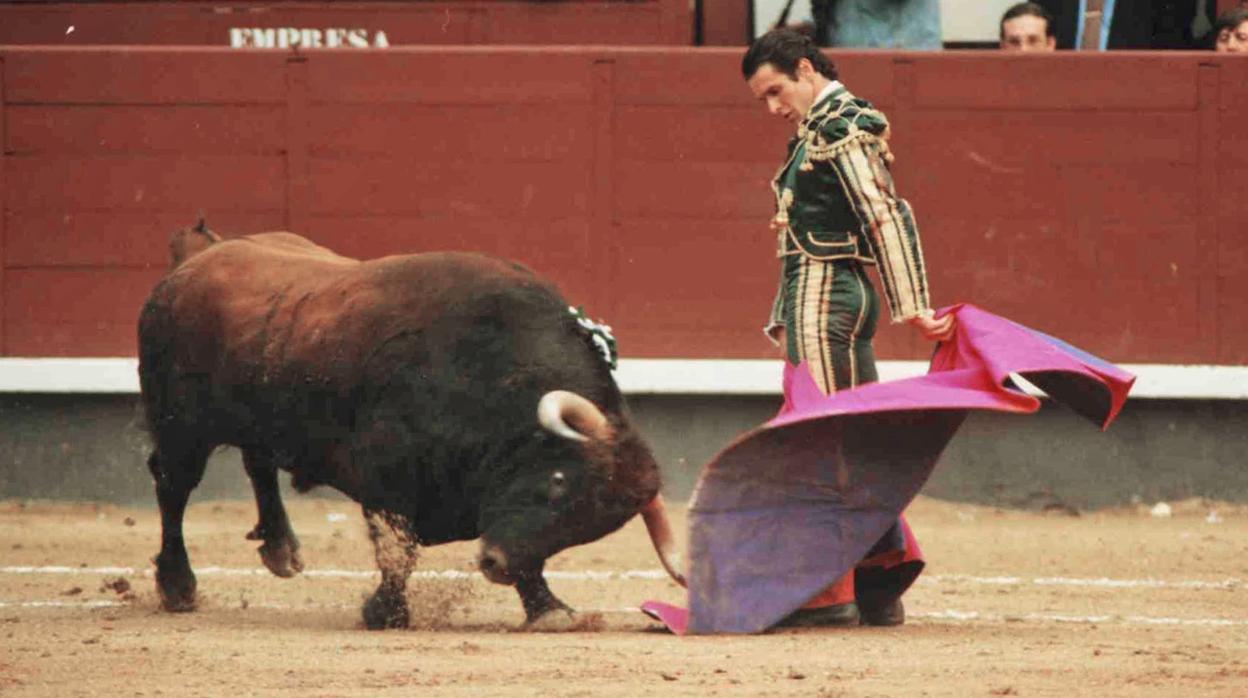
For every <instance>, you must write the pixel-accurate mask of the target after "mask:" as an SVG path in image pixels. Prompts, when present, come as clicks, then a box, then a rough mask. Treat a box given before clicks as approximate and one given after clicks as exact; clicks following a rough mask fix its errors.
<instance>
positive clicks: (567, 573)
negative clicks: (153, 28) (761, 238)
mask: <svg viewBox="0 0 1248 698" xmlns="http://www.w3.org/2000/svg"><path fill="white" fill-rule="evenodd" d="M0 574H84V575H101V574H103V575H122V574H129V575H137V576H141V577H150V576H152V569H151V568H150V567H147V568H143V569H137V568H134V567H119V566H104V567H72V566H69V565H43V566H23V565H9V566H4V567H0ZM195 574H196V575H199V576H205V577H269V576H271V575H272V573H270V572H269V571H268V570H267V569H265V568H263V567H218V566H205V567H196V568H195ZM301 574H302V576H305V577H312V578H317V577H322V578H345V579H375V578H376V577H377V576H378V572H377V571H376V570H340V569H309V570H304V571H303V572H302V573H301ZM545 575H546V578H547V579H561V580H572V581H593V582H604V581H627V580H633V579H645V580H665V579H667V577H668V575H667V572H665V571H663V570H661V569H652V570H623V571H611V570H546V572H545ZM412 578H413V579H443V580H475V581H480V582H485V581H486V580H485V578H484V577H482V576H481V574H480V573H479V572H477V571H475V570H472V571H469V570H416V571H414V572H412ZM917 583H918V584H923V585H927V584H939V585H942V586H943V585H957V584H979V585H987V586H1069V587H1087V588H1110V589H1129V588H1143V589H1238V588H1240V587H1242V586H1244V581H1243V580H1241V579H1236V578H1228V579H1223V580H1220V581H1206V580H1199V579H1178V580H1165V579H1151V578H1145V579H1111V578H1109V577H1096V578H1086V577H1016V576H974V575H965V574H927V575H923V576H921V577H919V579H918V582H917Z"/></svg>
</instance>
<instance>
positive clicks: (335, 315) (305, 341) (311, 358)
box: [140, 233, 563, 426]
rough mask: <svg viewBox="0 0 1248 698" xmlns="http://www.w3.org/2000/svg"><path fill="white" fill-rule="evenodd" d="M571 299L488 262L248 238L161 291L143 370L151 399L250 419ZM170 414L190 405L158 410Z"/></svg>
mask: <svg viewBox="0 0 1248 698" xmlns="http://www.w3.org/2000/svg"><path fill="white" fill-rule="evenodd" d="M562 302H563V301H562V299H561V298H560V297H559V296H558V293H557V291H555V289H554V288H553V286H551V285H550V284H548V283H547V282H545V281H543V280H541V279H540V278H539V277H537V276H536V275H535V274H533V273H532V272H531V271H529V270H528V269H526V268H524V267H521V266H519V265H516V264H513V263H510V262H506V261H504V260H500V259H496V258H492V257H487V256H483V255H476V254H471V253H454V252H441V253H425V254H415V255H401V256H394V257H385V258H381V259H376V260H370V261H366V262H361V261H358V260H355V259H351V258H347V257H343V256H340V255H337V254H335V253H333V252H332V251H330V250H327V249H326V248H323V247H320V246H317V245H315V244H313V243H311V242H309V241H307V240H305V239H303V238H300V237H299V236H296V235H292V234H288V233H272V234H264V235H257V236H250V237H248V238H238V239H233V240H228V241H224V242H221V243H217V244H214V245H212V246H211V247H209V248H208V249H206V250H204V251H202V252H200V253H198V254H196V255H194V256H193V257H191V258H189V259H187V260H186V261H185V262H184V263H183V264H182V265H180V266H179V267H177V268H176V269H175V270H174V271H172V272H171V273H170V274H169V275H168V276H166V277H165V279H163V280H162V282H161V283H160V284H159V285H158V287H157V288H156V290H155V291H154V292H153V294H152V296H151V297H150V298H149V300H148V303H147V306H146V307H145V309H144V313H143V317H142V318H141V320H140V375H141V379H142V383H143V388H144V393H145V396H146V395H149V394H150V395H151V396H159V395H166V396H167V395H169V394H181V395H185V394H194V395H196V396H197V398H196V399H195V400H193V401H191V402H193V404H194V407H195V409H196V410H204V409H218V408H219V411H221V412H223V413H225V414H230V415H238V416H239V418H240V420H241V421H246V420H248V419H256V418H257V410H258V409H262V408H264V409H272V410H281V409H283V408H284V405H285V406H286V407H290V408H292V409H302V407H301V406H298V405H287V404H286V403H284V402H283V400H286V401H290V400H296V401H298V400H306V399H307V396H306V392H307V391H308V390H311V389H314V388H316V389H321V390H324V391H326V392H328V393H332V394H336V395H345V394H349V393H351V392H352V391H353V390H354V389H355V388H357V387H359V384H360V383H362V382H370V381H376V380H378V379H379V376H384V375H385V373H386V372H387V371H388V370H389V368H388V367H387V366H385V365H382V366H374V365H371V363H376V361H375V358H376V357H377V356H384V352H382V351H380V348H383V347H386V346H387V345H389V344H391V343H393V342H394V341H395V340H396V338H398V340H399V341H401V342H410V341H412V340H411V339H410V338H411V337H412V336H416V335H420V336H421V337H422V338H423V339H422V340H421V341H425V342H427V343H428V344H429V345H430V346H432V347H433V350H432V351H433V352H434V353H436V351H437V350H438V349H439V348H441V349H447V350H450V351H451V352H452V353H453V351H454V349H455V347H456V346H457V344H458V343H460V342H461V341H462V337H458V336H456V335H457V334H462V333H464V332H471V331H475V328H476V326H477V325H479V324H481V322H482V318H486V317H493V318H497V322H499V323H514V322H526V321H533V322H539V320H537V319H536V318H534V317H533V316H534V314H535V313H536V314H542V315H547V316H549V315H550V314H551V313H553V312H555V309H557V308H560V309H561V307H562V306H561V304H562ZM541 321H542V322H544V321H547V320H541ZM489 322H494V320H488V321H487V324H488V323H489ZM408 353H410V352H408ZM425 353H426V355H428V352H425ZM384 361H385V359H382V362H383V363H384ZM370 362H371V363H370ZM370 370H371V374H370ZM310 386H311V387H310ZM153 399H157V400H158V399H159V397H149V403H150V402H151V401H152V400H153ZM229 402H233V403H244V404H223V403H229ZM247 403H254V405H249V404H247ZM170 410H172V411H175V412H176V411H178V410H179V408H178V407H176V406H171V405H168V404H164V405H155V406H153V405H150V404H149V412H152V411H156V412H169V411H170ZM201 416H202V415H187V416H186V419H187V420H195V419H198V418H200V417H201ZM235 426H237V425H235Z"/></svg>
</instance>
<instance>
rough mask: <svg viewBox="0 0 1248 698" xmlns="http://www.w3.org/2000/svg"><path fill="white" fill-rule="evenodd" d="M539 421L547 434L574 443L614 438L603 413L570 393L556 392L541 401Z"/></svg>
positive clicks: (538, 404) (538, 407)
mask: <svg viewBox="0 0 1248 698" xmlns="http://www.w3.org/2000/svg"><path fill="white" fill-rule="evenodd" d="M537 421H538V423H540V424H541V425H542V428H544V429H546V431H549V432H551V433H552V434H555V435H557V436H562V437H563V438H565V439H571V440H573V441H588V440H589V437H591V436H592V437H595V438H599V439H605V438H606V437H608V436H610V427H609V426H608V423H607V417H606V415H604V414H603V413H602V410H600V409H598V406H597V405H595V404H594V403H592V402H590V401H589V400H587V399H585V398H583V397H581V396H580V395H577V394H576V393H572V392H568V391H567V390H552V391H550V392H549V393H546V394H545V395H543V396H542V399H541V400H538V402H537Z"/></svg>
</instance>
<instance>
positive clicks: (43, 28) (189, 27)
mask: <svg viewBox="0 0 1248 698" xmlns="http://www.w3.org/2000/svg"><path fill="white" fill-rule="evenodd" d="M252 5H253V6H252V7H248V6H247V5H246V4H244V5H238V4H235V5H212V4H211V3H201V2H194V3H182V2H142V1H134V2H108V3H101V4H98V5H96V4H90V3H88V4H76V5H71V4H51V3H49V4H43V3H37V4H36V3H30V4H25V3H18V4H16V5H15V4H13V3H7V4H5V5H0V44H47V45H57V46H83V45H92V44H115V45H162V44H163V45H183V46H185V45H204V46H229V45H230V44H231V41H232V40H236V39H237V38H238V37H232V35H231V32H232V30H233V31H243V32H245V38H244V39H243V40H244V41H246V43H245V44H244V45H247V46H252V45H255V44H256V43H257V42H259V43H260V44H261V45H262V47H264V46H268V47H273V46H274V45H276V44H277V43H278V42H279V41H282V42H286V43H289V42H290V41H291V40H293V41H294V42H296V43H299V44H300V45H301V48H304V49H308V48H314V47H316V46H318V45H319V46H321V47H325V46H327V44H329V43H330V42H331V41H336V42H337V43H338V44H340V45H345V46H347V47H351V46H352V44H353V43H355V42H358V41H363V42H364V43H365V44H366V45H368V46H375V45H377V38H376V35H377V33H378V32H379V31H380V32H384V34H385V37H386V43H388V44H389V45H391V46H401V45H426V44H468V43H493V44H529V43H541V44H576V43H583V44H603V43H614V44H676V45H688V44H689V34H690V27H691V19H690V18H689V16H688V12H689V10H688V7H687V0H659V1H655V0H633V1H631V2H609V3H603V2H569V1H566V0H565V1H564V2H558V3H534V2H479V1H471V0H468V1H465V0H459V1H456V2H429V1H424V2H419V3H395V2H389V3H377V2H354V3H327V2H321V3H306V4H295V3H273V4H268V5H266V6H264V7H262V8H256V7H254V3H252ZM257 9H262V10H263V11H262V12H257V11H256V10H257ZM71 26H72V27H74V28H75V31H72V32H70V31H67V30H68V28H69V27H71ZM264 29H269V30H276V31H278V32H281V31H289V30H293V31H294V32H296V33H295V34H293V35H292V36H291V37H277V36H274V37H271V38H264V37H260V38H253V36H254V35H255V34H254V33H256V32H258V31H259V30H264ZM347 30H350V31H356V30H362V31H363V34H362V35H353V36H351V37H349V40H348V38H347V37H344V36H342V33H343V32H344V31H347ZM309 32H313V34H309ZM682 32H683V33H682ZM331 34H333V36H331ZM281 48H286V45H285V43H283V45H282V46H281Z"/></svg>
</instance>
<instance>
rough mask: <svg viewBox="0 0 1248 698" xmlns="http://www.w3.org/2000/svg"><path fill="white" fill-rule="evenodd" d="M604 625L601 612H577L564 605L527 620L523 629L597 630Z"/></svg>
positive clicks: (567, 631)
mask: <svg viewBox="0 0 1248 698" xmlns="http://www.w3.org/2000/svg"><path fill="white" fill-rule="evenodd" d="M602 626H603V620H602V615H601V614H598V613H577V612H576V611H573V610H572V609H570V608H568V607H566V606H563V607H560V608H555V609H552V610H550V611H547V612H546V613H543V614H542V615H540V616H538V617H537V618H534V619H532V620H529V621H527V622H526V623H525V624H524V625H523V626H522V627H521V630H524V631H527V632H533V633H574V632H596V631H599V630H602Z"/></svg>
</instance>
